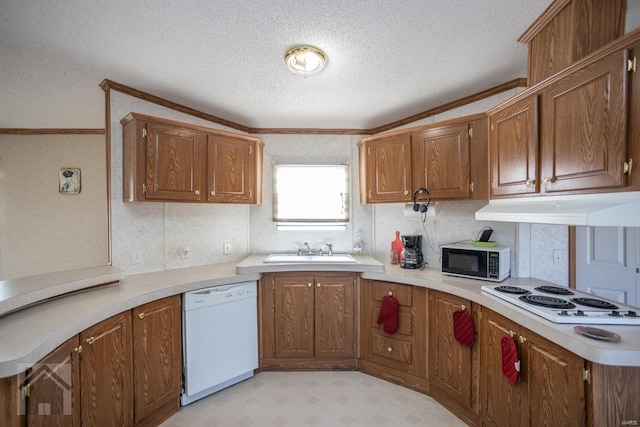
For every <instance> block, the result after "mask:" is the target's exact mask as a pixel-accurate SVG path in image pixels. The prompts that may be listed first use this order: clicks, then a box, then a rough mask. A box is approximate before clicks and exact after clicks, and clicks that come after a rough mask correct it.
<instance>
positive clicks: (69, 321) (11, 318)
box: [0, 255, 640, 378]
mask: <svg viewBox="0 0 640 427" xmlns="http://www.w3.org/2000/svg"><path fill="white" fill-rule="evenodd" d="M264 257H265V255H251V256H249V257H247V258H246V259H245V260H243V261H242V262H240V263H223V264H214V265H208V266H202V267H192V268H185V269H178V270H169V271H162V272H155V273H143V274H136V275H131V276H125V277H124V278H123V279H121V281H120V284H119V285H116V286H109V287H104V288H98V289H91V290H87V291H84V292H80V293H76V294H73V295H68V296H64V297H61V298H58V299H53V300H51V301H47V302H44V303H41V304H38V305H34V306H31V307H28V308H25V309H23V310H20V311H17V312H14V313H10V314H7V315H5V316H2V317H0V343H1V344H0V378H4V377H8V376H11V375H15V374H17V373H19V372H23V371H24V370H26V369H27V368H29V367H31V366H33V365H34V364H35V363H36V362H38V361H39V360H40V359H42V358H43V357H44V356H45V355H47V354H48V353H49V352H51V351H52V350H54V349H55V348H56V347H58V346H59V345H60V344H62V343H63V342H65V341H66V340H67V339H69V338H71V337H73V336H74V335H76V334H78V333H80V332H81V331H83V330H84V329H86V328H88V327H89V326H92V325H94V324H96V323H98V322H100V321H102V320H104V319H107V318H109V317H111V316H113V315H115V314H118V313H121V312H123V311H125V310H129V309H132V308H134V307H137V306H139V305H142V304H145V303H147V302H150V301H154V300H157V299H160V298H164V297H167V296H170V295H177V294H181V293H183V292H188V291H191V290H194V289H200V288H204V287H210V286H219V285H227V284H232V283H238V282H242V281H245V280H258V279H259V278H260V274H261V273H263V272H275V271H352V272H360V273H361V275H362V277H364V278H367V279H376V280H385V281H391V282H398V283H404V284H409V285H414V286H423V287H426V288H430V289H435V290H439V291H444V292H448V293H451V294H454V295H458V296H460V297H462V298H465V299H469V300H471V301H473V302H476V303H478V304H481V305H483V306H485V307H487V308H489V309H491V310H494V311H496V312H498V313H500V314H502V315H503V316H505V317H508V318H510V319H512V320H514V321H515V322H517V323H519V324H521V325H523V326H524V327H526V328H528V329H530V330H532V331H533V332H535V333H537V334H540V335H542V336H543V337H545V338H547V339H549V340H551V341H553V342H555V343H557V344H559V345H561V346H563V347H565V348H567V349H569V350H570V351H572V352H574V353H576V354H578V355H579V356H581V357H583V358H585V359H587V360H590V361H592V362H596V363H600V364H604V365H620V366H639V367H640V327H638V326H614V325H605V326H603V327H604V328H605V329H608V330H611V331H614V332H616V333H618V334H620V335H621V336H622V341H620V342H618V343H608V342H602V341H596V340H592V339H589V338H586V337H582V336H580V335H578V334H576V333H575V332H574V331H573V325H559V324H554V323H552V322H549V321H547V320H545V319H543V318H541V317H539V316H536V315H535V314H531V313H528V312H525V311H523V310H520V309H517V308H515V307H514V306H512V305H510V304H508V303H506V302H503V301H502V300H500V299H498V298H495V297H492V296H491V295H486V294H484V293H483V292H481V291H480V286H481V285H482V284H483V283H485V282H481V281H478V280H471V279H462V278H456V277H449V276H443V275H442V274H440V272H439V271H438V270H435V269H426V270H424V271H420V270H404V269H401V268H399V267H398V266H396V265H384V264H382V263H380V262H379V261H377V260H375V259H374V258H371V257H368V256H361V257H358V263H357V264H341V265H331V266H328V265H324V266H322V265H311V266H307V265H305V266H303V265H291V264H264V263H263V262H262V260H263V259H264ZM68 274H69V279H70V280H76V279H73V277H74V276H73V272H68ZM59 278H60V277H59ZM24 280H28V279H26V278H25V279H24ZM503 283H505V284H512V285H518V284H520V285H528V284H529V285H530V284H544V283H546V282H543V281H540V280H536V279H528V278H509V279H507V280H506V281H505V282H503Z"/></svg>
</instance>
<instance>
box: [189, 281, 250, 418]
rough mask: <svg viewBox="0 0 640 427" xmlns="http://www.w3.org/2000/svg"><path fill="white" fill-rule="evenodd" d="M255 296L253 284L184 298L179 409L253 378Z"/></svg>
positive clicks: (209, 289)
mask: <svg viewBox="0 0 640 427" xmlns="http://www.w3.org/2000/svg"><path fill="white" fill-rule="evenodd" d="M256 293H257V283H256V282H255V281H252V282H242V283H237V284H233V285H223V286H215V287H210V288H205V289H198V290H195V291H191V292H187V293H184V294H183V295H182V298H183V301H182V303H183V304H182V307H183V311H182V352H183V364H184V368H183V375H184V385H183V390H182V395H181V396H180V401H181V403H182V406H184V405H188V404H189V403H191V402H194V401H196V400H198V399H201V398H203V397H205V396H208V395H209V394H211V393H215V392H216V391H219V390H222V389H223V388H225V387H229V386H231V385H233V384H236V383H238V382H240V381H243V380H245V379H247V378H250V377H252V376H253V370H254V369H256V368H257V367H258V307H257V295H256Z"/></svg>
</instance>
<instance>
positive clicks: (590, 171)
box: [541, 49, 628, 193]
mask: <svg viewBox="0 0 640 427" xmlns="http://www.w3.org/2000/svg"><path fill="white" fill-rule="evenodd" d="M627 56H628V52H627V50H626V49H624V50H620V51H617V52H615V53H613V54H611V55H609V56H607V57H605V58H603V59H602V60H600V61H598V62H595V63H593V64H591V65H589V66H587V67H585V68H582V69H580V70H578V71H576V72H575V73H572V74H570V75H568V76H567V77H565V78H563V79H560V80H558V81H557V82H555V83H553V84H551V85H550V86H548V87H547V88H546V89H544V90H543V92H542V95H541V98H542V116H541V128H542V141H543V143H542V165H541V178H542V181H543V182H542V183H541V185H542V186H543V190H544V192H545V193H553V192H557V191H567V190H588V189H599V188H611V187H624V186H625V185H626V176H625V175H624V173H623V166H624V162H625V160H626V159H627V88H628V84H627V80H628V72H627V70H626V64H627Z"/></svg>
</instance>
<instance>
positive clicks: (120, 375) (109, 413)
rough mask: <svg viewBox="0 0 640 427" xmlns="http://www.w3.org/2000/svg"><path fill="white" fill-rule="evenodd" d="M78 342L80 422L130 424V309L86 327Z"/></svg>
mask: <svg viewBox="0 0 640 427" xmlns="http://www.w3.org/2000/svg"><path fill="white" fill-rule="evenodd" d="M80 343H81V344H82V353H81V356H80V408H81V410H80V413H81V423H82V425H85V426H98V425H112V426H128V425H133V397H132V396H133V390H132V386H133V383H132V372H133V364H132V360H131V312H130V311H127V312H124V313H121V314H118V315H116V316H113V317H111V318H109V319H107V320H104V321H102V322H100V323H98V324H97V325H94V326H92V327H90V328H89V329H86V330H85V331H83V332H82V333H80Z"/></svg>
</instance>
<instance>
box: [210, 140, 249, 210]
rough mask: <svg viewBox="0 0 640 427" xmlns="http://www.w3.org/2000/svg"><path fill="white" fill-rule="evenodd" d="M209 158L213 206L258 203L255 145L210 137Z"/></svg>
mask: <svg viewBox="0 0 640 427" xmlns="http://www.w3.org/2000/svg"><path fill="white" fill-rule="evenodd" d="M207 157H208V159H207V169H208V171H207V179H208V191H209V193H208V195H207V199H208V200H209V201H210V202H226V203H255V196H256V194H255V191H256V190H255V186H256V160H255V159H256V153H255V143H253V142H252V141H247V140H244V139H241V138H234V137H231V136H224V135H209V141H208V149H207Z"/></svg>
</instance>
